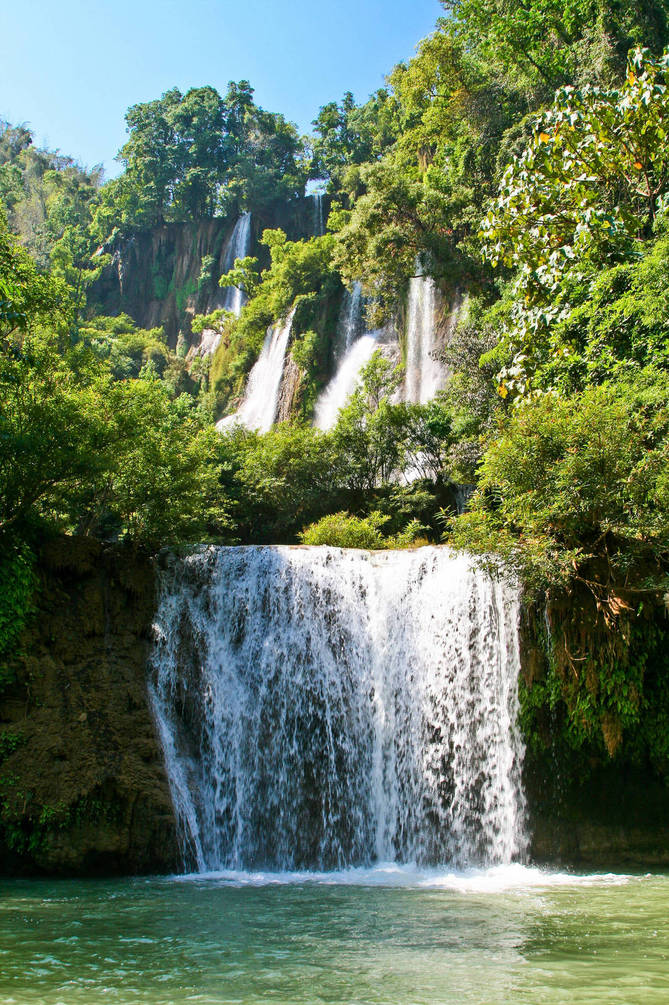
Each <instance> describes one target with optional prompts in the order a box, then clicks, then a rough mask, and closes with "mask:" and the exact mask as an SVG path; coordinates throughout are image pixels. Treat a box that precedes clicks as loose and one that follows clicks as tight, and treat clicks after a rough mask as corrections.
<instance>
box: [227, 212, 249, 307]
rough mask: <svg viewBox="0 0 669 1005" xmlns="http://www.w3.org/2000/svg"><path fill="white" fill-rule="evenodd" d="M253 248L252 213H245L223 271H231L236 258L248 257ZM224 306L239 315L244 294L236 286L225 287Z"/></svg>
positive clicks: (240, 218) (233, 235)
mask: <svg viewBox="0 0 669 1005" xmlns="http://www.w3.org/2000/svg"><path fill="white" fill-rule="evenodd" d="M250 249H251V214H250V213H244V214H243V215H242V216H240V217H239V219H238V220H237V223H236V224H235V229H234V230H233V232H232V236H231V238H230V242H229V244H228V248H227V250H226V253H225V258H224V260H223V272H224V273H225V272H229V271H230V269H231V268H232V267H233V265H234V264H235V261H236V259H238V258H246V256H247V255H248V253H249V251H250ZM223 294H224V301H223V305H222V306H223V307H224V309H225V310H226V311H231V312H232V313H233V314H235V315H236V316H237V317H239V315H240V313H241V310H242V307H243V306H244V294H243V292H242V290H240V289H238V287H236V286H226V287H224V288H223Z"/></svg>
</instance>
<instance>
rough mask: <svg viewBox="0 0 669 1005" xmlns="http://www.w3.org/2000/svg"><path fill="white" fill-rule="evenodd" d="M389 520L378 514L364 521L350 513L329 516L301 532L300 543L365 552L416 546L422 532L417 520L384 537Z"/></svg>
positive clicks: (375, 512)
mask: <svg viewBox="0 0 669 1005" xmlns="http://www.w3.org/2000/svg"><path fill="white" fill-rule="evenodd" d="M389 519H390V518H389V517H388V516H385V515H384V514H383V513H379V512H378V511H374V512H372V513H370V514H369V516H366V517H357V516H351V514H350V513H331V514H329V515H328V516H324V517H323V518H322V519H321V520H319V521H318V522H317V523H314V524H311V526H309V527H307V528H306V529H305V530H303V531H302V533H301V534H300V541H301V542H302V544H308V545H330V546H331V547H333V548H364V549H365V550H367V551H375V550H379V549H385V548H408V547H410V546H411V545H412V544H415V542H416V539H417V538H418V537H419V535H420V534H421V532H422V530H423V529H424V528H423V527H422V525H421V524H420V523H419V522H418V521H417V520H412V521H411V522H410V523H409V524H408V525H407V526H406V528H405V529H404V530H403V531H402V532H401V533H400V534H397V535H395V536H392V537H386V536H384V533H383V528H384V526H385V524H387V523H388V520H389Z"/></svg>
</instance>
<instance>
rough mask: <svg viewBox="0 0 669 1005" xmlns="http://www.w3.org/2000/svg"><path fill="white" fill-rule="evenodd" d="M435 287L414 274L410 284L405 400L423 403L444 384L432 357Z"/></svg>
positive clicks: (441, 367) (426, 278)
mask: <svg viewBox="0 0 669 1005" xmlns="http://www.w3.org/2000/svg"><path fill="white" fill-rule="evenodd" d="M434 312H435V288H434V282H433V280H432V279H431V278H430V277H429V276H415V277H414V278H413V279H412V280H411V282H410V284H409V303H408V307H407V332H406V340H407V347H406V379H405V395H404V400H405V401H408V402H413V403H415V404H425V402H427V401H430V399H431V398H434V396H435V394H436V393H437V391H439V390H440V389H441V388H442V387H443V386H444V381H445V377H446V375H445V372H444V368H443V366H442V364H441V363H440V362H439V360H437V359H436V358H435V355H436V354H435V350H436V348H437V346H436V342H435V325H434Z"/></svg>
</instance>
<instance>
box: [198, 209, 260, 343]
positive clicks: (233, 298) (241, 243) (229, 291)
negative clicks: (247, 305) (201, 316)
mask: <svg viewBox="0 0 669 1005" xmlns="http://www.w3.org/2000/svg"><path fill="white" fill-rule="evenodd" d="M250 250H251V214H250V213H244V214H243V215H242V216H240V217H239V219H238V220H237V222H236V223H235V227H234V230H233V231H232V234H231V235H230V240H229V241H228V244H227V247H226V249H225V255H224V256H223V262H222V270H223V273H226V272H229V271H230V269H231V268H232V267H233V265H234V264H235V260H236V259H237V258H246V256H247V255H248V253H249V251H250ZM244 301H245V297H244V293H243V292H242V290H240V289H238V288H237V287H236V286H225V287H224V288H223V289H222V290H219V296H218V297H217V299H216V301H215V305H214V306H215V308H216V309H219V310H220V309H223V310H226V311H230V312H231V313H232V314H234V315H235V316H236V317H239V315H240V314H241V310H242V307H243V306H244ZM220 341H221V333H220V332H219V331H216V330H215V329H214V328H205V329H204V330H203V332H202V335H201V337H200V344H199V345H198V346H197V348H196V349H195V350H194V351H195V353H196V354H197V355H198V356H213V354H214V353H215V352H216V349H217V348H218V345H219V342H220Z"/></svg>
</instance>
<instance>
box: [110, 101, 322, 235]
mask: <svg viewBox="0 0 669 1005" xmlns="http://www.w3.org/2000/svg"><path fill="white" fill-rule="evenodd" d="M126 122H127V124H128V133H129V137H128V140H127V142H126V143H125V145H124V146H123V148H122V149H121V151H120V153H119V157H118V159H119V160H120V161H121V162H122V163H123V164H124V166H125V172H124V173H123V174H122V175H121V176H120V177H119V178H116V179H113V180H112V181H110V182H109V183H107V184H106V185H105V186H104V187H103V188H102V191H101V193H100V198H99V200H98V202H97V205H96V208H95V211H94V221H93V233H94V234H95V235H96V238H97V239H98V240H99V241H105V240H107V239H108V238H110V237H111V236H112V234H113V233H114V231H115V230H118V231H121V232H127V231H128V230H132V229H145V228H148V227H152V226H155V225H156V224H160V223H162V222H163V221H174V220H197V219H201V218H203V217H212V216H214V215H224V216H228V215H230V216H233V215H236V214H237V213H238V212H239V211H240V210H241V209H245V208H246V207H247V206H253V208H254V211H255V212H259V213H261V214H262V213H263V212H268V211H271V208H272V207H274V206H275V205H276V204H277V203H279V202H281V201H285V200H286V199H289V198H294V197H296V196H297V195H298V194H300V193H301V192H302V191H303V190H304V184H305V182H306V177H307V170H308V169H307V167H306V162H305V161H304V150H303V144H302V141H301V140H300V139H299V137H298V135H297V131H296V129H295V127H294V126H293V125H292V124H290V123H288V122H287V121H286V120H285V118H284V117H283V116H282V115H274V114H271V113H269V112H265V111H263V109H261V108H259V107H258V106H257V105H256V104H255V102H254V101H253V89H252V88H251V87H250V85H249V83H248V81H240V82H239V83H238V84H235V83H231V84H230V85H229V88H228V92H227V94H226V95H225V97H223V98H222V97H221V96H220V95H219V94H218V92H217V91H216V90H215V89H214V88H213V87H194V88H191V89H190V90H189V91H187V92H186V94H182V93H181V92H180V91H179V90H178V89H177V88H173V89H172V90H170V91H166V92H165V94H163V95H162V97H161V98H158V99H156V100H154V101H148V102H144V103H142V104H138V105H133V106H132V107H131V108H130V109H129V110H128V113H127V115H126Z"/></svg>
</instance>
